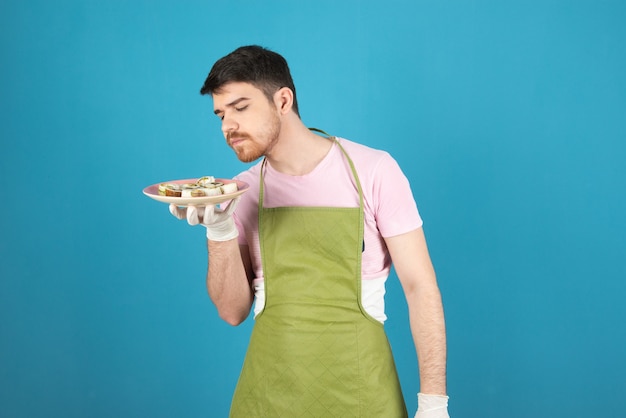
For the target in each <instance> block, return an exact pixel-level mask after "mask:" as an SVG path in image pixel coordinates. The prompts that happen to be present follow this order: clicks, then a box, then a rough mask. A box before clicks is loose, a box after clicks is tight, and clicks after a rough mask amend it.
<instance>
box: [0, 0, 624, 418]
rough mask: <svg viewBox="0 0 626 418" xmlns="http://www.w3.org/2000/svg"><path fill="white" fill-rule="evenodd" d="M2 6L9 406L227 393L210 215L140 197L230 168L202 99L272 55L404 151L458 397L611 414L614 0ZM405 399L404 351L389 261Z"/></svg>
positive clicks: (618, 332)
mask: <svg viewBox="0 0 626 418" xmlns="http://www.w3.org/2000/svg"><path fill="white" fill-rule="evenodd" d="M365 4H367V3H366V2H359V1H337V0H332V1H330V0H316V1H301V2H300V1H298V2H297V1H287V0H285V1H278V0H268V1H253V0H241V1H234V0H223V1H220V2H210V1H199V0H196V1H191V0H190V1H180V2H176V1H169V2H168V1H155V0H144V1H122V0H119V1H106V2H97V1H78V0H61V1H57V2H48V1H42V0H39V1H38V0H24V1H20V2H2V4H1V5H0V35H1V36H0V45H1V46H0V48H1V57H2V66H1V67H0V74H1V77H0V83H1V85H0V92H1V94H0V106H1V108H0V117H1V118H2V123H1V124H0V132H1V141H2V148H1V152H0V179H1V181H2V184H3V186H4V190H3V193H2V206H1V209H0V210H1V211H2V212H1V216H0V231H1V232H0V257H1V262H0V321H1V322H0V361H1V367H0V416H2V417H66V418H68V417H87V416H88V417H112V416H120V417H147V416H149V417H175V416H179V417H201V416H215V417H221V416H225V414H226V411H227V409H228V405H229V402H230V396H231V393H232V390H233V387H234V385H235V382H236V378H237V375H238V372H239V368H240V366H241V361H242V359H243V355H244V351H245V347H246V344H247V340H248V335H249V332H250V327H251V323H250V322H251V321H248V322H247V323H246V324H244V325H242V326H241V327H237V328H233V327H230V326H228V325H226V324H224V323H222V322H221V321H220V320H219V319H218V317H217V315H216V312H215V309H214V307H213V306H212V304H211V303H210V301H209V299H208V297H207V296H206V290H205V285H204V274H205V270H206V248H205V244H204V237H203V233H202V231H200V230H197V229H194V228H191V227H188V226H186V225H185V224H182V223H180V222H178V221H176V220H175V219H174V218H173V217H171V216H170V215H169V213H168V212H167V207H166V206H165V205H163V204H160V203H157V202H154V201H152V200H149V199H148V198H146V197H144V196H143V195H142V194H141V190H142V188H143V187H144V186H146V185H148V184H152V183H155V182H158V181H162V180H165V179H172V178H185V177H194V176H199V175H205V174H210V175H218V176H232V175H234V174H236V173H238V172H239V171H241V170H242V169H243V168H245V166H244V165H242V164H241V163H239V162H238V161H237V160H236V159H235V157H234V156H233V155H232V153H231V152H230V151H229V150H228V149H227V148H226V147H225V145H224V143H223V139H222V137H221V135H220V132H219V125H218V121H217V118H215V117H214V116H213V115H212V103H211V100H210V99H209V98H206V97H201V96H200V95H199V94H198V90H199V87H200V85H201V84H202V82H203V81H204V78H205V76H206V74H207V72H208V70H209V68H210V66H211V65H212V63H213V62H214V61H215V60H216V59H217V58H219V57H221V56H222V55H224V54H226V53H228V52H230V51H231V50H232V49H234V48H235V47H237V46H239V45H242V44H249V43H258V44H262V45H265V46H268V47H271V48H273V49H275V50H277V51H279V52H281V53H283V54H284V55H285V56H286V57H287V58H288V60H289V62H290V64H291V66H292V70H293V75H294V78H295V81H296V85H297V87H298V94H299V101H300V108H301V112H302V115H303V119H304V121H305V123H307V124H308V125H310V126H316V127H320V128H324V129H326V130H327V131H329V132H331V133H333V134H336V135H340V136H344V137H347V138H350V139H353V140H357V141H359V142H363V143H365V144H368V145H370V146H374V147H378V148H384V149H386V150H388V151H389V152H391V154H392V155H394V156H395V157H396V158H397V159H398V161H399V162H400V164H401V165H402V167H403V168H404V170H405V171H406V173H407V175H408V177H409V178H410V180H411V182H412V185H413V188H414V192H415V196H416V198H417V201H418V205H419V207H420V210H421V213H422V215H423V217H424V219H425V222H426V223H425V229H426V233H427V236H428V239H429V243H430V248H431V253H432V257H433V260H434V262H435V264H436V268H437V272H438V277H439V281H440V286H441V288H442V291H443V294H444V302H445V306H446V314H447V321H448V334H449V336H448V339H449V392H450V395H451V403H450V405H451V406H450V411H451V414H452V415H453V417H477V418H478V417H480V418H487V417H508V418H515V417H533V418H537V417H568V418H569V417H582V416H589V413H591V414H592V415H593V416H606V417H617V416H623V414H624V410H625V408H626V396H624V377H623V376H624V374H625V373H626V356H624V346H625V344H626V331H625V330H626V327H624V324H623V322H624V318H625V317H626V308H625V305H624V303H623V300H624V296H625V295H626V283H625V280H624V279H625V278H626V268H625V267H624V256H625V255H626V251H625V250H626V238H625V236H626V222H625V221H624V213H625V211H626V193H625V192H624V188H625V187H624V186H625V183H626V169H625V167H626V164H625V163H624V161H625V160H626V122H625V121H626V77H625V76H624V74H626V46H625V45H626V25H624V21H625V19H626V6H624V3H623V2H621V1H575V0H573V1H572V0H570V1H566V0H563V1H551V0H543V1H537V0H531V1H523V2H522V1H519V2H498V1H445V0H443V1H442V0H439V1H434V0H423V1H409V0H406V1H393V0H391V1H387V2H372V4H371V5H367V6H366V5H365ZM388 313H389V315H390V320H389V321H388V324H387V327H388V331H389V335H390V339H391V341H392V344H393V348H394V351H395V353H396V359H397V363H398V367H399V370H400V374H401V379H402V384H403V387H404V390H405V395H406V397H407V402H408V404H409V408H410V409H412V410H414V408H415V405H416V399H415V393H416V392H417V391H418V383H417V376H416V375H417V366H416V361H415V356H414V351H413V347H412V343H411V340H410V335H409V332H408V329H407V321H406V307H405V303H404V300H403V297H402V293H401V291H400V288H399V286H398V284H397V279H396V278H395V276H393V277H392V279H391V280H390V285H389V298H388Z"/></svg>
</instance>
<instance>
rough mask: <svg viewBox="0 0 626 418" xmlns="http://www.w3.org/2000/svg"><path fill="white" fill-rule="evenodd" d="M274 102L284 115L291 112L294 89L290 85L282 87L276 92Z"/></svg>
mask: <svg viewBox="0 0 626 418" xmlns="http://www.w3.org/2000/svg"><path fill="white" fill-rule="evenodd" d="M274 104H275V105H276V109H277V110H278V111H279V112H280V114H282V115H286V114H287V113H289V111H290V110H291V108H292V106H293V91H291V89H290V88H289V87H283V88H280V89H278V90H277V91H276V93H274Z"/></svg>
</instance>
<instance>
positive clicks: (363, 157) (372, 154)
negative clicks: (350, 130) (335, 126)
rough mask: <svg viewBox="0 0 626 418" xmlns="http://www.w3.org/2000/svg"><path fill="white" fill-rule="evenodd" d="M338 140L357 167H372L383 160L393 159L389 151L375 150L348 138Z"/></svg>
mask: <svg viewBox="0 0 626 418" xmlns="http://www.w3.org/2000/svg"><path fill="white" fill-rule="evenodd" d="M337 140H338V141H339V144H340V145H341V146H342V147H343V149H344V150H346V153H347V154H348V156H350V159H352V161H354V163H355V164H357V165H361V164H367V165H370V166H371V165H375V164H376V163H377V162H380V161H382V160H385V159H389V158H392V157H391V155H390V154H389V153H388V152H387V151H385V150H382V149H378V148H373V147H371V146H369V145H365V144H363V143H360V142H355V141H352V140H349V139H346V138H337Z"/></svg>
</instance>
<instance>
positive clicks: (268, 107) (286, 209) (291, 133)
mask: <svg viewBox="0 0 626 418" xmlns="http://www.w3.org/2000/svg"><path fill="white" fill-rule="evenodd" d="M201 93H202V94H210V95H211V96H212V98H213V105H214V111H215V114H216V115H217V116H218V117H219V118H220V119H221V120H222V131H223V133H224V136H225V138H226V142H227V144H228V145H229V146H230V147H231V148H232V149H233V150H234V151H235V153H236V154H237V156H238V158H239V159H240V160H241V161H243V162H252V161H255V160H257V159H260V158H262V160H261V161H260V162H259V163H257V164H256V165H254V166H253V167H251V168H250V169H249V170H247V171H245V172H243V173H241V174H240V175H239V176H237V178H238V179H239V180H243V181H245V182H247V183H248V184H249V185H250V188H249V190H248V191H247V192H246V193H244V194H243V195H242V196H241V197H240V198H237V199H236V200H233V201H231V203H230V204H229V205H228V206H227V208H225V209H219V208H215V207H212V206H210V207H206V208H203V207H189V208H188V209H182V208H178V207H176V206H174V205H172V206H170V211H171V212H172V214H173V215H174V216H176V217H178V218H179V219H185V218H186V219H187V221H188V222H189V224H191V225H197V224H201V225H203V226H205V227H206V232H207V238H208V252H209V257H208V258H209V267H208V274H207V287H208V291H209V295H210V297H211V299H212V301H213V302H214V303H215V305H216V307H217V309H218V312H219V315H220V317H221V318H222V319H224V320H225V321H226V322H228V323H230V324H232V325H237V324H239V323H241V322H242V321H243V320H244V319H246V317H247V316H248V314H249V313H250V310H251V309H252V307H253V306H254V314H255V325H254V328H253V332H252V336H251V340H250V346H249V347H248V353H247V355H246V359H245V362H244V366H243V370H242V372H241V376H240V378H239V382H238V385H237V389H236V391H235V394H234V397H233V401H232V406H231V416H232V417H278V416H285V417H297V416H317V417H329V416H341V417H348V416H354V417H384V418H388V417H406V416H407V415H408V414H407V410H406V407H405V403H404V400H403V398H402V393H401V390H400V385H399V382H398V378H397V374H396V370H395V366H394V361H393V358H392V354H391V350H390V347H389V343H388V341H387V337H386V335H385V331H384V328H383V322H384V321H385V319H386V316H385V312H384V293H385V280H386V279H387V277H388V275H389V271H390V267H391V263H393V265H394V267H395V269H396V272H397V275H398V277H399V279H400V281H401V283H402V287H403V289H404V292H405V295H406V299H407V302H408V306H409V315H410V325H411V332H412V335H413V339H414V342H415V346H416V348H417V358H418V364H419V371H420V393H419V394H418V411H417V413H416V417H426V418H427V417H430V418H438V417H448V412H447V403H448V397H447V396H446V337H445V325H444V315H443V307H442V302H441V296H440V292H439V288H438V286H437V281H436V277H435V273H434V270H433V267H432V264H431V260H430V257H429V254H428V249H427V245H426V240H425V238H424V233H423V231H422V220H421V218H420V216H419V214H418V211H417V207H416V204H415V200H414V199H413V196H412V193H411V189H410V186H409V183H408V180H407V179H406V177H405V176H404V175H403V173H402V171H401V170H400V168H399V167H398V165H397V163H396V162H395V160H394V159H393V158H392V157H391V156H390V155H389V154H388V153H386V152H383V151H379V150H374V149H371V148H368V147H366V146H363V145H360V144H357V143H355V142H352V141H349V140H347V139H343V138H336V137H327V136H322V135H318V134H317V133H315V132H313V131H311V130H309V129H308V128H307V127H306V126H305V125H304V124H303V122H302V121H301V119H300V116H299V111H298V105H297V100H296V90H295V87H294V85H293V81H292V78H291V75H290V72H289V67H288V65H287V62H286V61H285V59H284V58H283V57H282V56H280V55H279V54H276V53H274V52H272V51H269V50H267V49H265V48H262V47H258V46H247V47H241V48H238V49H237V50H235V51H233V52H232V53H230V54H228V55H227V56H225V57H223V58H222V59H220V60H218V61H217V62H216V63H215V65H214V66H213V68H212V69H211V71H210V73H209V76H208V78H207V79H206V81H205V83H204V86H203V87H202V89H201Z"/></svg>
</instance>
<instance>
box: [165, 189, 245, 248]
mask: <svg viewBox="0 0 626 418" xmlns="http://www.w3.org/2000/svg"><path fill="white" fill-rule="evenodd" d="M240 198H241V196H237V197H236V198H234V199H233V200H231V201H230V203H229V204H228V206H226V207H225V208H218V207H216V206H215V205H209V206H188V207H186V208H181V207H178V206H176V205H175V204H173V203H172V204H170V213H171V214H172V215H174V216H175V217H177V218H178V219H187V223H188V224H189V225H192V226H193V225H202V226H204V227H206V237H207V238H208V239H210V240H211V241H228V240H231V239H233V238H236V237H237V236H238V235H239V231H238V230H237V226H236V225H235V220H234V219H233V212H234V211H235V208H236V207H237V204H238V203H239V199H240Z"/></svg>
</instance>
